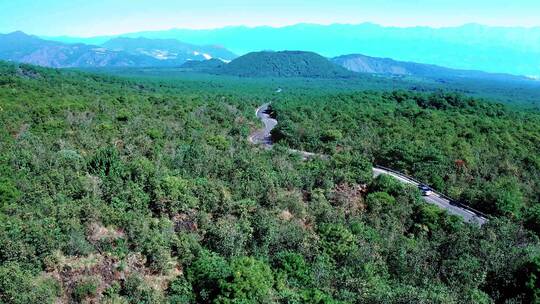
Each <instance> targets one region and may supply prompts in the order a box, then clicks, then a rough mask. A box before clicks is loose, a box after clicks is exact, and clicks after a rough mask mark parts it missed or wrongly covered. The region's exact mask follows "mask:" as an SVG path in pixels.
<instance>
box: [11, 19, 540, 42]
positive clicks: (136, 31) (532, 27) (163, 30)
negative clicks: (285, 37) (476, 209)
mask: <svg viewBox="0 0 540 304" xmlns="http://www.w3.org/2000/svg"><path fill="white" fill-rule="evenodd" d="M301 25H307V26H338V25H342V26H359V25H373V26H379V27H383V28H399V29H413V28H428V29H434V30H438V29H448V28H460V27H465V26H481V27H489V28H503V29H540V25H534V26H524V25H489V24H483V23H479V22H467V23H462V24H459V25H443V26H432V25H410V26H407V25H404V26H399V25H384V24H381V23H376V22H371V21H365V22H358V23H351V22H343V23H342V22H332V23H316V22H298V23H291V24H285V25H244V24H238V25H233V24H231V25H224V26H218V27H209V28H196V27H191V28H190V27H169V28H163V29H148V30H135V31H128V32H121V33H116V34H114V33H111V34H94V35H80V36H79V35H71V34H56V35H55V34H53V35H40V34H32V33H29V32H26V31H24V30H15V31H11V32H7V33H6V32H4V33H3V34H12V33H16V32H22V33H25V34H27V35H32V36H37V37H42V38H97V37H112V36H122V35H130V34H138V33H149V32H165V31H174V30H186V31H215V30H223V29H228V28H247V29H256V28H273V29H282V28H288V27H294V26H301Z"/></svg>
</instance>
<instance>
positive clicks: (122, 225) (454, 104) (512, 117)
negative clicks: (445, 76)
mask: <svg viewBox="0 0 540 304" xmlns="http://www.w3.org/2000/svg"><path fill="white" fill-rule="evenodd" d="M289 85H290V87H288V88H287V90H284V91H283V93H281V94H276V93H274V92H275V89H276V83H275V82H273V81H272V80H266V82H265V81H259V80H258V81H256V82H251V81H247V82H246V81H245V80H242V79H237V78H231V79H228V80H227V81H218V80H216V79H209V78H204V79H200V78H193V79H191V80H187V79H184V80H182V79H174V80H169V81H167V80H165V79H162V78H159V79H152V80H142V79H138V80H129V79H126V78H116V77H110V76H105V75H94V74H87V73H82V72H76V71H66V70H64V71H59V70H53V69H45V68H36V67H33V66H26V65H21V66H16V65H10V64H4V63H0V124H1V125H2V128H1V129H0V303H6V304H7V303H10V304H11V303H21V304H23V303H24V304H26V303H85V302H96V303H381V304H382V303H441V304H442V303H444V304H446V303H505V302H506V303H531V302H534V301H539V300H540V294H539V293H540V279H539V278H540V254H539V252H540V243H539V239H538V233H539V232H540V229H539V227H540V208H539V207H538V204H535V203H537V202H538V193H539V192H538V189H537V187H538V185H539V177H538V169H539V160H538V153H537V151H538V147H539V138H538V134H540V133H539V130H538V128H539V125H540V124H539V123H538V122H539V118H538V114H537V113H535V112H523V111H522V110H513V109H509V108H507V107H505V106H501V105H497V104H492V103H485V102H483V101H481V100H476V99H471V98H465V97H462V96H456V95H445V94H443V95H431V96H430V95H423V94H417V93H415V94H412V93H405V92H386V93H377V92H367V91H362V92H356V93H352V92H351V93H347V94H339V93H335V92H333V91H325V90H324V89H321V88H320V87H319V88H318V89H317V88H313V89H311V90H310V89H306V88H305V87H304V88H303V89H301V90H299V91H298V92H300V93H295V91H294V88H293V84H289ZM267 101H272V102H273V103H272V106H273V110H274V115H276V116H277V117H278V119H279V122H280V124H279V126H280V127H279V129H278V130H279V132H278V133H276V136H277V137H278V138H279V139H280V143H281V144H278V145H276V146H275V147H274V149H273V150H264V149H261V148H259V147H257V146H254V145H251V144H249V143H248V141H247V137H248V135H249V134H250V132H251V131H253V130H254V129H256V128H259V127H260V125H259V122H258V121H256V118H255V117H254V109H255V108H256V107H257V106H258V105H260V104H262V103H264V102H267ZM288 146H290V147H296V148H305V149H308V150H312V151H321V152H324V153H326V154H328V155H329V157H328V159H313V160H311V161H302V160H301V158H300V157H299V156H298V155H293V154H290V153H288V150H287V149H286V148H287V147H288ZM373 162H376V163H383V164H387V165H392V166H395V167H396V168H397V169H403V170H405V171H408V172H410V173H412V174H414V175H417V176H418V177H421V178H425V179H427V180H429V181H430V182H431V183H433V184H434V185H435V186H437V187H441V190H444V191H447V192H448V193H450V194H453V195H458V196H461V197H463V198H464V199H470V200H471V202H472V203H474V204H475V206H485V207H486V208H487V207H489V208H493V209H486V210H487V211H490V212H492V214H494V215H496V217H494V218H493V219H491V220H490V221H489V223H487V224H485V225H483V226H482V227H478V226H475V225H468V224H465V223H463V222H462V221H461V219H460V218H457V217H453V216H448V215H447V214H446V213H445V212H444V211H443V210H441V209H438V208H437V207H435V206H432V205H427V204H425V203H424V202H423V200H422V199H421V197H420V193H419V191H418V190H417V189H415V188H410V187H407V186H405V185H403V184H401V183H399V182H397V181H395V180H393V179H391V178H390V177H386V176H381V177H378V178H377V179H375V180H373V178H372V173H371V169H372V164H373ZM447 170H449V171H447ZM488 186H489V187H491V188H489V189H493V190H494V191H492V192H490V191H486V190H487V189H486V187H488ZM489 193H492V195H493V198H494V199H492V198H490V197H489V196H486V195H487V194H489ZM486 202H490V203H491V204H489V203H486Z"/></svg>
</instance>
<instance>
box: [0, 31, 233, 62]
mask: <svg viewBox="0 0 540 304" xmlns="http://www.w3.org/2000/svg"><path fill="white" fill-rule="evenodd" d="M235 57H236V55H235V54H233V53H232V52H230V51H228V50H226V49H224V48H222V47H217V46H196V45H192V44H187V43H183V42H180V41H177V40H172V39H167V40H164V39H146V38H124V37H120V38H113V39H111V40H109V41H107V42H105V43H103V44H102V45H88V44H83V43H74V44H68V43H62V42H58V41H49V40H44V39H40V38H38V37H36V36H31V35H27V34H25V33H22V32H14V33H10V34H6V35H0V60H6V61H15V62H23V63H30V64H36V65H41V66H47V67H57V68H65V67H79V68H86V67H145V66H151V67H160V66H167V67H170V66H180V65H182V64H184V63H185V62H186V61H189V60H205V59H211V58H219V59H221V60H223V61H227V62H228V61H230V60H231V59H234V58H235Z"/></svg>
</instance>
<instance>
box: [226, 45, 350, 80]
mask: <svg viewBox="0 0 540 304" xmlns="http://www.w3.org/2000/svg"><path fill="white" fill-rule="evenodd" d="M217 72H218V73H220V74H226V75H234V76H241V77H310V78H350V77H354V73H353V72H350V71H347V70H346V69H345V68H343V67H340V66H338V65H336V64H334V63H332V62H330V61H329V60H328V59H326V58H324V57H322V56H321V55H318V54H316V53H312V52H302V51H282V52H267V51H265V52H254V53H249V54H247V55H244V56H241V57H239V58H237V59H235V60H233V61H232V62H231V63H229V64H227V65H226V66H224V67H222V68H221V69H219V70H217Z"/></svg>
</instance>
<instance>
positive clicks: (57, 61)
mask: <svg viewBox="0 0 540 304" xmlns="http://www.w3.org/2000/svg"><path fill="white" fill-rule="evenodd" d="M373 41H374V43H375V42H376V41H377V40H373ZM95 42H98V41H95ZM277 44H279V42H277ZM0 60H7V61H14V62H23V63H30V64H36V65H41V66H47V67H57V68H66V67H70V68H73V67H74V68H111V67H158V68H159V67H175V68H183V69H185V70H188V71H196V72H205V73H214V74H227V75H234V76H241V77H308V78H351V77H354V75H355V73H368V74H378V75H384V76H390V77H409V76H412V77H420V78H424V79H430V80H435V81H440V80H441V79H443V80H444V79H482V80H496V81H503V82H504V81H506V82H508V81H513V82H515V81H518V82H525V81H526V82H532V81H531V80H530V79H529V78H526V77H523V76H513V75H509V74H494V73H486V72H481V71H474V70H457V69H450V68H446V67H440V66H436V65H428V64H420V63H414V62H403V61H397V60H393V59H389V58H378V57H371V56H366V55H363V54H353V55H341V56H338V57H334V58H325V57H323V56H321V55H319V54H317V53H314V52H309V51H304V50H301V51H278V52H273V51H262V52H251V53H248V54H246V55H243V56H241V57H238V58H237V56H236V55H235V54H234V53H233V52H231V51H229V50H228V49H226V48H224V47H220V46H215V45H210V44H206V45H202V46H200V45H195V44H191V43H185V42H182V41H180V40H177V39H172V38H168V39H164V38H163V39H162V38H144V37H138V38H130V37H116V38H110V39H109V40H107V41H105V42H104V43H101V44H100V45H92V44H84V43H64V42H58V41H51V40H45V39H41V38H38V37H36V36H31V35H27V34H25V33H22V32H14V33H10V34H6V35H0ZM231 61H232V62H231ZM229 62H230V63H229Z"/></svg>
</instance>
